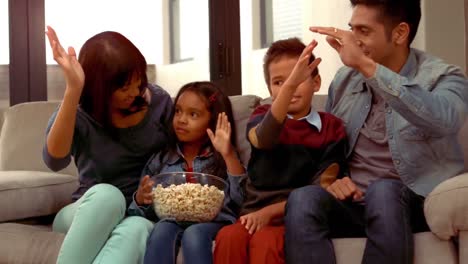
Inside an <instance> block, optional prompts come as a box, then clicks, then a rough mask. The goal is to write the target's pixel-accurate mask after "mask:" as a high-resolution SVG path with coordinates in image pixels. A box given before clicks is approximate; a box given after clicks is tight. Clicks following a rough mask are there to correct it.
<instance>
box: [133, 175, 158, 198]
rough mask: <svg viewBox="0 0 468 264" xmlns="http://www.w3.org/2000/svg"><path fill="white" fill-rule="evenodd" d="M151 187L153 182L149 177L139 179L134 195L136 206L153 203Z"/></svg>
mask: <svg viewBox="0 0 468 264" xmlns="http://www.w3.org/2000/svg"><path fill="white" fill-rule="evenodd" d="M153 185H154V182H153V181H152V180H151V179H150V176H148V175H146V176H145V177H143V179H141V181H140V185H139V186H138V190H137V192H136V195H135V201H136V203H137V204H138V205H147V204H152V203H153Z"/></svg>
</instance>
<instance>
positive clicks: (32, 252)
mask: <svg viewBox="0 0 468 264" xmlns="http://www.w3.org/2000/svg"><path fill="white" fill-rule="evenodd" d="M64 236H65V235H64V234H61V233H55V232H51V231H50V228H47V227H44V226H30V225H22V224H15V223H4V224H0V237H1V239H0V263H10V264H23V263H37V264H42V263H43V264H50V263H55V262H56V260H57V256H58V253H59V250H60V246H61V245H62V241H63V238H64Z"/></svg>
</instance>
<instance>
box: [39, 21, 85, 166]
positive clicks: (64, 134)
mask: <svg viewBox="0 0 468 264" xmlns="http://www.w3.org/2000/svg"><path fill="white" fill-rule="evenodd" d="M46 34H47V37H48V39H49V43H50V46H51V48H52V51H53V55H54V59H55V61H57V63H58V64H59V65H60V67H61V68H62V71H63V73H64V75H65V80H66V89H65V95H64V98H63V102H62V104H61V105H60V108H59V110H58V113H57V116H56V119H55V121H54V123H53V124H52V127H51V129H50V131H49V134H48V135H47V152H48V153H49V154H50V156H52V157H54V158H63V157H66V156H67V155H68V154H69V153H70V149H71V145H72V141H73V132H74V129H75V122H76V111H77V108H78V104H79V100H80V96H81V91H82V90H83V85H84V79H85V76H84V71H83V68H82V67H81V65H80V63H79V62H78V60H77V59H76V53H75V50H74V49H73V48H72V47H69V48H68V53H67V52H66V51H65V49H64V48H63V47H62V45H60V42H59V39H58V37H57V34H56V33H55V31H54V30H53V29H52V28H51V27H47V32H46Z"/></svg>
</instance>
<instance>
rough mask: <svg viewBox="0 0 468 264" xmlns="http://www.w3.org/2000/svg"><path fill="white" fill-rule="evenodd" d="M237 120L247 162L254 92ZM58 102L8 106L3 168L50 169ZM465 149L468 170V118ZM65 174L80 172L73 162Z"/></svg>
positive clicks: (317, 100) (1, 140)
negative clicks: (51, 124) (48, 136)
mask: <svg viewBox="0 0 468 264" xmlns="http://www.w3.org/2000/svg"><path fill="white" fill-rule="evenodd" d="M230 99H231V103H232V107H233V112H234V119H235V121H236V133H237V139H236V140H237V147H238V152H239V154H240V158H241V160H242V162H243V163H244V164H245V165H247V162H248V160H249V157H250V145H249V143H248V142H247V140H246V125H247V122H248V119H249V117H250V114H251V113H252V111H253V110H254V109H255V107H256V106H258V105H259V104H260V102H261V98H259V97H258V96H254V95H243V96H231V97H230ZM326 99H327V96H326V95H321V94H317V95H315V96H314V99H313V105H314V107H315V108H316V109H317V110H319V111H323V109H324V106H325V102H326ZM57 106H58V102H31V103H24V104H19V105H15V106H13V107H10V108H9V109H6V110H5V111H4V116H3V126H2V129H1V133H0V170H38V171H50V170H49V169H48V168H47V167H46V166H45V164H44V162H43V161H42V147H43V145H44V142H45V129H46V126H47V122H48V120H49V118H50V116H51V115H52V113H53V112H54V111H55V109H56V108H57ZM459 141H460V143H461V144H462V146H463V149H464V158H465V168H467V170H468V120H467V122H465V125H464V126H463V128H462V130H461V131H460V133H459ZM62 173H66V174H70V175H77V171H76V167H75V165H74V163H73V162H72V163H71V164H70V165H69V166H68V167H67V168H66V169H65V170H63V171H62Z"/></svg>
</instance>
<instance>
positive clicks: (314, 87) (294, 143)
mask: <svg viewBox="0 0 468 264" xmlns="http://www.w3.org/2000/svg"><path fill="white" fill-rule="evenodd" d="M316 46H317V42H316V41H312V42H311V43H310V44H309V45H308V46H307V47H306V46H305V45H304V44H303V43H302V42H301V41H300V40H299V39H297V38H293V39H287V40H280V41H277V42H275V43H273V44H272V45H271V47H270V48H269V49H268V51H267V53H266V55H265V58H264V75H265V81H266V82H267V86H268V89H269V91H270V94H271V95H272V99H273V103H272V104H271V105H262V106H259V107H258V108H257V109H255V111H254V112H253V114H252V116H251V118H250V121H249V123H248V124H247V137H248V140H249V142H250V143H251V146H252V153H251V159H250V161H249V165H248V175H249V178H248V180H247V183H246V187H245V193H246V197H245V199H246V200H245V202H244V204H243V207H242V210H241V217H240V219H239V220H238V221H237V223H236V224H233V225H230V226H227V227H224V228H223V229H222V230H221V231H220V232H219V233H218V235H217V238H216V247H215V253H214V258H215V262H216V263H248V262H250V263H284V257H283V244H284V243H283V241H284V239H283V236H284V226H283V224H282V219H283V216H284V211H285V204H286V199H287V197H288V194H289V193H290V192H291V191H292V190H293V189H295V188H298V187H302V186H305V185H308V184H313V183H319V182H320V184H321V185H322V186H324V187H327V186H328V185H329V184H330V183H331V182H333V181H334V180H335V179H336V178H337V177H341V176H342V175H343V174H344V173H346V172H345V171H346V169H345V166H344V157H345V154H346V148H347V142H346V133H345V130H344V127H343V125H342V122H341V121H340V120H339V119H338V118H336V117H334V116H332V115H330V114H326V113H318V112H317V111H316V110H314V109H313V108H312V107H311V102H312V97H313V94H314V93H315V92H316V91H318V90H319V89H320V83H321V79H320V75H319V74H318V69H317V65H318V64H319V63H320V61H321V60H320V59H315V58H314V56H313V54H312V51H313V49H314V48H315V47H316Z"/></svg>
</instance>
